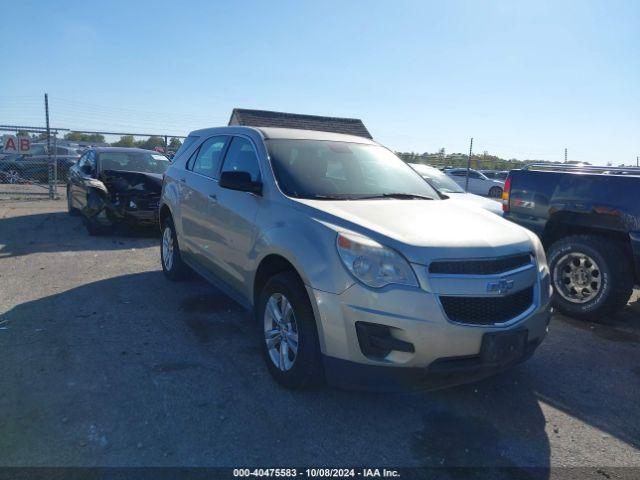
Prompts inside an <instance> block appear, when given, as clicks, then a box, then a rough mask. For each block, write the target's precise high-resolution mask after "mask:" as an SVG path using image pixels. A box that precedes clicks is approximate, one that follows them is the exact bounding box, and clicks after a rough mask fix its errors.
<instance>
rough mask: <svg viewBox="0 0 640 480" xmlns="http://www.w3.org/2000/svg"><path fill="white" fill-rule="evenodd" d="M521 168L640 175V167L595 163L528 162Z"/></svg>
mask: <svg viewBox="0 0 640 480" xmlns="http://www.w3.org/2000/svg"><path fill="white" fill-rule="evenodd" d="M522 170H551V171H564V172H576V173H577V172H583V173H599V174H608V175H640V167H614V166H608V167H601V166H597V165H580V164H567V163H530V164H528V165H525V166H523V167H522Z"/></svg>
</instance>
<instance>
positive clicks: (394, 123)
mask: <svg viewBox="0 0 640 480" xmlns="http://www.w3.org/2000/svg"><path fill="white" fill-rule="evenodd" d="M0 6H3V11H5V12H7V11H8V12H11V14H10V16H9V17H6V16H5V19H4V20H3V23H2V28H0V52H1V53H2V57H3V58H4V62H3V63H4V68H3V69H2V70H3V73H2V75H0V123H12V124H14V123H30V124H34V123H35V124H42V122H43V113H42V106H41V103H42V100H41V98H42V94H43V93H44V92H48V93H49V95H50V102H51V118H52V123H53V124H55V125H57V126H59V127H69V128H85V129H109V130H118V131H120V130H127V131H130V130H135V131H142V132H150V133H155V132H158V133H165V132H166V133H170V134H171V133H173V134H185V133H186V132H188V131H189V130H192V129H195V128H202V127H205V126H216V125H223V124H225V123H226V122H227V120H228V117H229V114H230V112H231V109H232V108H233V107H244V108H260V109H271V110H280V111H290V112H299V113H309V114H320V115H333V116H349V117H359V118H362V119H363V120H364V121H365V124H366V125H367V127H368V128H369V130H370V131H371V132H372V134H373V135H374V137H375V138H376V139H377V140H378V141H380V142H382V143H384V144H386V145H388V146H389V147H391V148H394V149H397V150H402V151H416V152H424V151H429V152H432V151H436V150H437V149H439V148H441V147H444V148H446V150H447V152H464V151H467V150H468V141H469V137H471V136H473V137H474V139H475V140H474V145H475V147H474V151H476V152H482V151H484V150H487V151H489V152H491V153H496V154H498V155H501V156H504V157H507V158H514V157H515V158H529V159H531V158H539V159H548V160H561V159H562V156H563V149H564V148H565V147H567V148H568V149H569V158H570V159H574V160H584V161H590V162H593V163H605V162H607V161H612V162H613V163H614V164H619V163H623V162H624V163H627V164H629V163H631V162H634V163H635V157H636V155H640V88H639V87H640V2H638V1H635V0H630V1H627V2H622V1H600V2H594V1H588V0H582V1H575V2H570V1H561V2H558V1H550V2H546V1H538V0H536V1H529V2H519V1H496V2H481V1H440V2H427V1H385V2H377V1H370V0H369V1H366V2H365V1H346V0H343V1H328V0H323V1H314V2H311V1H308V2H304V1H227V2H214V1H187V0H185V1H182V2H163V1H104V2H93V1H79V2H75V1H58V2H46V1H40V2H34V1H28V0H27V1H25V0H21V1H20V2H15V1H7V0H0ZM7 18H8V20H7Z"/></svg>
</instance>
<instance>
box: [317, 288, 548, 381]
mask: <svg viewBox="0 0 640 480" xmlns="http://www.w3.org/2000/svg"><path fill="white" fill-rule="evenodd" d="M307 288H308V292H309V296H310V297H311V298H312V299H313V302H312V303H313V307H314V310H315V314H316V318H317V319H319V321H318V330H319V337H320V344H321V349H322V352H323V354H324V363H325V371H326V375H327V379H328V381H329V382H330V383H331V384H334V385H338V386H344V387H349V388H364V389H368V390H388V389H389V388H391V389H394V387H398V386H403V387H404V386H406V385H407V384H414V385H421V386H425V387H428V388H441V387H444V386H449V385H455V384H460V383H466V382H468V381H474V380H477V379H480V378H483V377H486V376H489V375H491V374H493V373H496V372H498V371H501V370H504V369H505V368H509V367H511V366H513V365H515V364H517V363H520V362H522V361H525V360H526V359H527V358H529V357H530V356H531V355H532V354H533V352H534V351H535V349H536V348H537V346H538V345H539V344H540V343H541V342H542V339H543V338H544V337H545V335H546V332H547V326H548V324H549V320H550V293H551V292H550V289H549V287H548V279H539V280H538V281H537V282H536V284H535V287H534V289H535V300H534V304H533V307H532V309H531V310H530V311H528V312H527V314H526V315H524V316H521V317H519V318H517V319H514V321H513V322H505V323H503V324H500V325H468V324H461V323H456V322H452V321H450V320H449V319H448V317H447V316H446V314H445V312H444V310H443V308H442V305H441V303H440V302H439V300H438V295H437V294H434V293H430V292H428V291H425V290H424V289H416V288H404V287H398V286H393V287H386V288H384V289H380V290H374V289H370V288H367V287H365V286H363V285H360V284H354V285H353V286H351V287H350V288H348V289H347V290H346V291H344V292H343V293H341V294H332V293H327V292H323V291H319V290H314V289H312V288H311V287H307ZM542 290H545V291H542ZM359 322H363V323H366V324H376V325H382V326H385V327H388V331H389V332H390V335H391V336H392V338H393V339H392V344H393V343H394V342H395V343H398V344H399V345H400V347H398V348H399V350H391V351H390V352H389V353H388V354H386V355H384V357H382V358H380V357H378V358H375V357H372V356H371V355H370V354H365V353H364V352H363V349H362V342H361V341H359V339H358V328H357V327H356V325H357V324H358V323H359ZM515 330H526V332H527V333H526V336H527V343H526V347H525V348H524V349H523V351H522V355H521V356H520V357H519V358H511V359H510V360H509V361H508V362H493V363H492V362H487V361H486V359H483V357H482V356H481V355H480V353H481V347H482V342H483V337H484V336H485V334H490V333H494V332H507V331H515ZM407 344H408V345H411V348H402V345H407ZM403 350H404V351H403ZM369 353H370V352H369Z"/></svg>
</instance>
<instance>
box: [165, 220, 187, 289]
mask: <svg viewBox="0 0 640 480" xmlns="http://www.w3.org/2000/svg"><path fill="white" fill-rule="evenodd" d="M160 260H161V262H162V271H163V272H164V274H165V276H166V277H167V278H168V279H169V280H171V281H174V282H175V281H178V280H182V279H183V278H184V277H185V276H186V274H187V272H188V268H187V265H186V264H185V263H184V262H183V261H182V256H181V254H180V247H179V245H178V237H177V235H176V228H175V226H174V224H173V219H172V218H171V216H168V217H167V218H165V219H164V221H163V222H162V241H161V243H160Z"/></svg>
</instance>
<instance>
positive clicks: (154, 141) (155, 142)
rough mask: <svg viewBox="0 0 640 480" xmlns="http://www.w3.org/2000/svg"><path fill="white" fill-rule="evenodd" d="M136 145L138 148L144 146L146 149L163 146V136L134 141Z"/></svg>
mask: <svg viewBox="0 0 640 480" xmlns="http://www.w3.org/2000/svg"><path fill="white" fill-rule="evenodd" d="M136 146H137V147H140V148H146V149H147V150H153V149H154V148H156V147H162V148H164V138H162V137H149V138H148V139H146V140H141V141H139V142H136Z"/></svg>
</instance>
